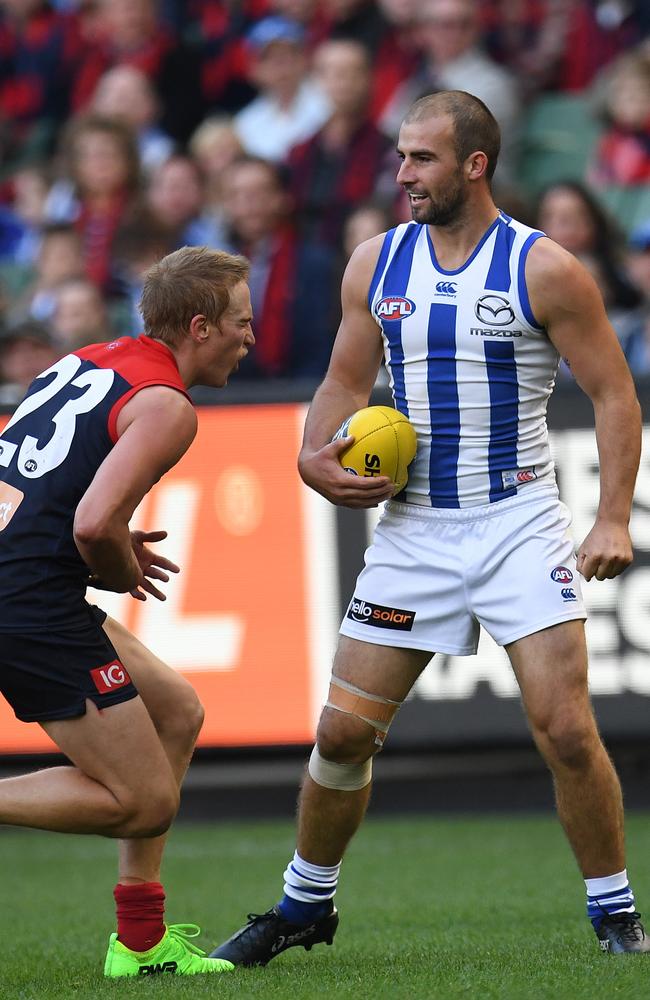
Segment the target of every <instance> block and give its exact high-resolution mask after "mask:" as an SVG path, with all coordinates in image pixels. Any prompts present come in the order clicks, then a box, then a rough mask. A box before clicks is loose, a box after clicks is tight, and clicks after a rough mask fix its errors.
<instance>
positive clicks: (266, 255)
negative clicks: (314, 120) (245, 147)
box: [224, 157, 336, 378]
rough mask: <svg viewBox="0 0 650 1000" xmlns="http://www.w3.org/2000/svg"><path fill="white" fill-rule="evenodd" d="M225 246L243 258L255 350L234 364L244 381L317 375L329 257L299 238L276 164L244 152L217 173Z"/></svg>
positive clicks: (329, 285) (322, 358) (331, 272)
mask: <svg viewBox="0 0 650 1000" xmlns="http://www.w3.org/2000/svg"><path fill="white" fill-rule="evenodd" d="M224 182H225V183H224V192H225V197H224V208H225V212H226V218H227V220H228V223H229V243H228V245H227V246H226V247H225V248H224V249H229V250H232V251H234V252H236V253H243V254H245V256H246V257H248V258H249V260H250V262H251V272H250V278H249V282H248V283H249V286H250V290H251V301H252V304H253V331H254V333H255V340H256V346H255V351H252V352H251V354H250V355H249V356H248V357H247V358H246V359H245V361H244V362H242V365H241V376H242V377H244V378H269V377H278V378H300V377H303V378H320V377H321V376H322V375H323V374H324V372H325V369H326V368H327V363H328V361H329V355H330V351H331V347H332V341H333V336H334V326H333V318H332V317H333V310H332V303H333V301H334V298H335V292H334V284H333V283H334V278H335V273H336V272H335V263H336V262H335V257H334V254H333V253H332V252H330V251H328V250H327V248H326V247H324V246H322V245H319V244H313V243H307V242H303V241H301V240H300V238H299V236H298V234H297V232H296V229H295V227H294V226H293V224H292V222H291V219H290V216H289V196H288V193H287V191H286V189H285V187H284V185H283V182H282V175H281V173H280V170H279V168H277V167H276V166H275V165H274V164H272V163H270V162H268V161H265V160H260V159H256V158H254V157H247V158H244V159H242V160H239V161H237V162H235V163H234V164H233V165H232V166H231V167H230V168H229V169H228V171H227V173H226V176H225V178H224Z"/></svg>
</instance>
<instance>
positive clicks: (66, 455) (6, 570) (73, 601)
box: [0, 336, 185, 632]
mask: <svg viewBox="0 0 650 1000" xmlns="http://www.w3.org/2000/svg"><path fill="white" fill-rule="evenodd" d="M150 385H168V386H171V387H172V388H174V389H178V390H179V392H182V393H185V385H184V384H183V381H182V380H181V376H180V373H179V371H178V366H177V364H176V360H175V358H174V355H173V354H172V352H171V351H170V350H169V349H168V348H167V347H166V346H165V345H164V344H162V343H160V342H158V341H154V340H151V339H150V338H149V337H145V336H142V337H139V338H138V339H137V340H136V339H133V338H131V337H122V338H121V339H120V340H114V341H112V342H111V343H107V344H93V345H91V346H90V347H84V348H83V349H82V350H80V351H76V352H75V353H74V354H67V355H66V356H65V357H63V358H61V360H60V361H57V362H56V364H54V365H52V367H51V368H48V369H47V371H45V372H43V373H42V374H41V375H39V376H38V378H36V379H34V381H33V382H32V384H31V385H30V387H29V389H28V391H27V395H26V396H25V398H24V399H23V401H22V403H20V405H19V406H18V408H17V409H16V410H15V412H14V414H13V416H12V417H11V419H10V421H9V423H8V424H7V426H6V427H5V429H4V430H3V432H2V435H0V632H25V631H27V630H29V631H34V630H39V631H45V630H47V629H54V628H67V627H70V628H75V627H77V626H78V625H79V624H81V623H84V622H85V621H86V619H87V610H86V606H85V604H84V595H85V590H86V579H87V576H88V568H87V566H86V565H85V564H84V562H83V560H82V558H81V556H80V555H79V552H78V550H77V547H76V545H75V542H74V537H73V522H74V515H75V510H76V508H77V504H78V503H79V501H80V500H81V498H82V497H83V495H84V493H85V492H86V490H87V489H88V487H89V486H90V483H91V482H92V480H93V479H94V476H95V473H96V472H97V470H98V468H99V466H100V465H101V464H102V462H103V461H104V459H105V458H106V456H107V455H108V454H109V452H110V450H111V448H112V447H113V445H114V444H115V442H116V441H117V418H118V415H119V413H120V410H121V409H122V407H123V406H124V404H125V403H126V402H127V401H128V400H129V399H130V398H131V397H132V396H133V395H135V393H136V392H138V391H139V390H140V389H144V388H145V387H146V386H150Z"/></svg>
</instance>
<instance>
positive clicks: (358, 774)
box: [307, 746, 372, 792]
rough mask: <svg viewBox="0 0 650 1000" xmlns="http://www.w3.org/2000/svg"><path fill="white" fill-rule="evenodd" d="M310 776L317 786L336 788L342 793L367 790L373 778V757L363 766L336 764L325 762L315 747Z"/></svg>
mask: <svg viewBox="0 0 650 1000" xmlns="http://www.w3.org/2000/svg"><path fill="white" fill-rule="evenodd" d="M307 770H308V771H309V775H310V777H311V778H313V779H314V781H315V782H316V784H317V785H322V786H323V788H334V789H336V790H337V791H340V792H357V791H358V790H359V789H360V788H365V787H366V785H367V784H369V783H370V780H371V778H372V757H371V758H370V759H369V760H365V761H364V762H363V764H335V763H334V761H331V760H325V758H324V757H321V755H320V754H319V752H318V747H317V746H315V747H314V749H313V750H312V752H311V757H310V758H309V765H308V767H307Z"/></svg>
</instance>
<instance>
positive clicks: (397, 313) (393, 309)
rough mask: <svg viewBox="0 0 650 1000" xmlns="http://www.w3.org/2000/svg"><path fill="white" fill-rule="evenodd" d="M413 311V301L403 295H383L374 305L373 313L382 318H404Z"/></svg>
mask: <svg viewBox="0 0 650 1000" xmlns="http://www.w3.org/2000/svg"><path fill="white" fill-rule="evenodd" d="M414 312H415V302H411V300H410V299H405V298H404V296H403V295H385V296H384V298H383V299H380V300H379V302H378V303H377V305H376V306H375V315H376V316H377V317H378V318H379V319H384V320H400V319H406V317H407V316H411V315H412V314H413V313H414Z"/></svg>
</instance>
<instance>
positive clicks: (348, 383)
mask: <svg viewBox="0 0 650 1000" xmlns="http://www.w3.org/2000/svg"><path fill="white" fill-rule="evenodd" d="M382 239H383V237H382V236H378V237H375V238H374V239H372V240H368V241H367V242H366V243H362V244H361V246H359V247H358V248H357V249H356V250H355V252H354V253H353V255H352V257H351V258H350V262H349V263H348V266H347V268H346V271H345V275H344V276H343V284H342V287H341V301H342V306H343V318H342V320H341V325H340V327H339V330H338V333H337V335H336V340H335V342H334V348H333V350H332V357H331V360H330V364H329V368H328V370H327V373H326V375H325V378H324V380H323V382H322V384H321V385H320V387H319V388H318V390H317V392H316V394H315V396H314V399H313V401H312V404H311V406H310V408H309V413H308V414H307V420H306V422H305V433H304V438H303V444H302V449H301V452H300V455H299V458H298V468H299V470H300V475H301V476H302V478H303V480H304V481H305V483H307V485H308V486H311V487H312V489H314V490H316V491H317V492H318V493H320V494H322V496H324V497H326V498H327V499H328V500H330V501H331V502H332V503H336V504H341V505H343V506H346V507H375V506H377V504H378V503H381V501H382V500H386V499H388V497H390V496H391V495H392V492H393V485H392V483H391V482H390V480H389V479H388V478H387V477H386V476H381V477H378V478H376V479H371V478H369V479H364V478H361V477H356V476H351V475H350V474H349V473H347V472H344V471H343V469H342V468H341V466H340V464H339V461H338V455H339V454H340V452H341V451H343V450H344V448H345V447H346V446H347V445H348V444H350V442H351V440H352V439H351V438H343V439H342V440H339V441H336V442H333V443H330V442H331V438H332V435H333V434H334V432H335V431H336V430H337V428H338V427H339V426H340V424H341V423H342V422H343V421H344V420H345V419H346V418H347V417H349V416H350V415H351V414H352V413H354V412H355V411H356V410H359V409H361V408H362V407H364V406H367V405H368V400H369V398H370V393H371V392H372V388H373V386H374V384H375V380H376V378H377V372H378V371H379V366H380V364H381V358H382V344H381V335H380V332H379V327H378V326H377V324H376V322H375V321H374V319H373V318H372V316H371V314H370V311H369V309H368V300H367V295H368V288H369V286H370V281H371V279H372V275H373V272H374V268H375V264H376V261H377V257H378V255H379V250H380V248H381V243H382Z"/></svg>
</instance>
